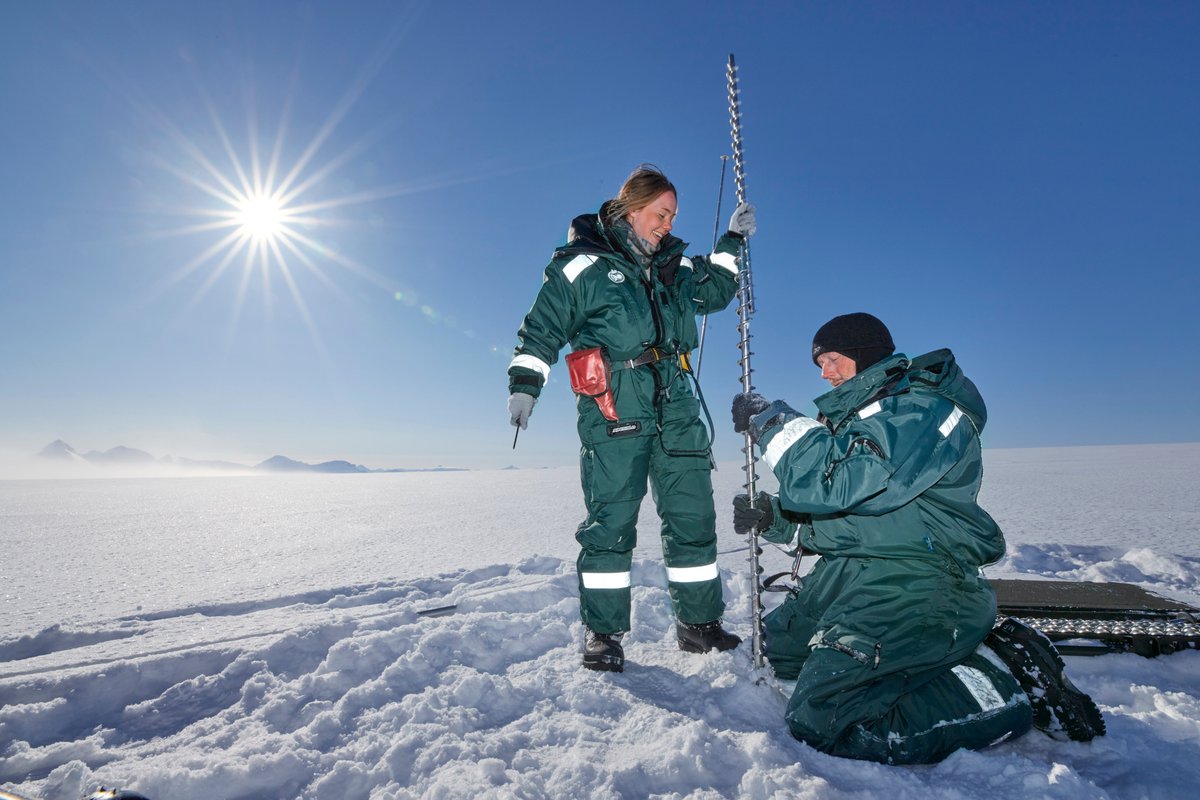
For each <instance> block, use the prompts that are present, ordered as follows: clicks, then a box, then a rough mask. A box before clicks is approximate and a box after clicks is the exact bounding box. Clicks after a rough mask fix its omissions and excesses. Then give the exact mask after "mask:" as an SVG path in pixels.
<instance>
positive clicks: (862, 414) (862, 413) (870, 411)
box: [858, 400, 883, 419]
mask: <svg viewBox="0 0 1200 800" xmlns="http://www.w3.org/2000/svg"><path fill="white" fill-rule="evenodd" d="M880 411H883V406H881V405H879V401H878V400H876V401H875V402H874V403H871V405H869V406H863V407H862V408H861V409H859V412H858V418H859V419H866V418H867V417H873V416H875V415H876V414H878V413H879V412H880Z"/></svg>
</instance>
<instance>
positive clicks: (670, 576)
mask: <svg viewBox="0 0 1200 800" xmlns="http://www.w3.org/2000/svg"><path fill="white" fill-rule="evenodd" d="M718 575H719V573H718V572H717V565H716V563H715V562H714V563H712V564H705V565H704V566H702V567H667V580H668V581H670V582H671V583H700V582H701V581H714V580H716V579H717V577H718Z"/></svg>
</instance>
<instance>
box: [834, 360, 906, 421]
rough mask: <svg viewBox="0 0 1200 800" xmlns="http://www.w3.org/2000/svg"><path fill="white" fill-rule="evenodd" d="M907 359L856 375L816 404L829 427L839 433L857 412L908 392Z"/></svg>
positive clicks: (884, 362) (881, 362)
mask: <svg viewBox="0 0 1200 800" xmlns="http://www.w3.org/2000/svg"><path fill="white" fill-rule="evenodd" d="M907 369H908V357H907V356H905V355H904V354H903V353H896V354H895V355H891V356H888V357H887V358H885V359H884V360H883V361H880V362H878V363H877V364H872V365H871V366H870V367H868V368H867V369H865V370H863V371H862V372H860V373H858V374H857V375H855V376H854V377H853V378H851V379H850V380H848V381H846V382H845V383H843V384H842V385H841V386H839V387H837V388H836V389H831V390H830V391H828V392H826V393H825V394H823V395H821V396H820V397H818V398H817V399H816V400H814V401H813V402H814V403H815V404H816V406H817V410H818V411H820V412H821V413H822V414H823V415H825V418H826V419H827V420H828V421H829V424H830V426H831V427H832V428H833V429H834V430H837V429H838V428H839V427H840V426H841V425H842V423H844V422H845V421H846V420H847V419H849V418H850V416H851V415H853V414H854V412H856V411H858V410H859V409H860V408H862V407H863V406H865V405H868V404H870V403H872V402H874V401H875V400H877V399H879V398H880V397H886V396H889V395H894V394H900V393H901V392H906V391H908V379H907V377H906V375H905V371H906V370H907Z"/></svg>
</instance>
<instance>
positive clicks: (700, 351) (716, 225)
mask: <svg viewBox="0 0 1200 800" xmlns="http://www.w3.org/2000/svg"><path fill="white" fill-rule="evenodd" d="M728 161H729V156H725V155H723V156H721V185H720V187H719V188H718V189H717V215H716V218H715V219H714V220H713V250H716V249H717V239H718V238H719V234H720V232H721V200H722V199H724V197H725V164H726V162H728ZM707 332H708V314H705V315H704V317H703V318H702V319H701V320H700V345H699V347H697V348H696V378H697V380H698V379H699V378H700V367H702V366H703V365H704V335H705V334H706V333H707Z"/></svg>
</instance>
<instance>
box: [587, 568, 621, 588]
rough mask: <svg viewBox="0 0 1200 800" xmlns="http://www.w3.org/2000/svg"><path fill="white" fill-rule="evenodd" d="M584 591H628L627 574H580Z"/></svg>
mask: <svg viewBox="0 0 1200 800" xmlns="http://www.w3.org/2000/svg"><path fill="white" fill-rule="evenodd" d="M579 577H580V579H582V580H583V588H585V589H628V588H629V573H628V572H581V573H579Z"/></svg>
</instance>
